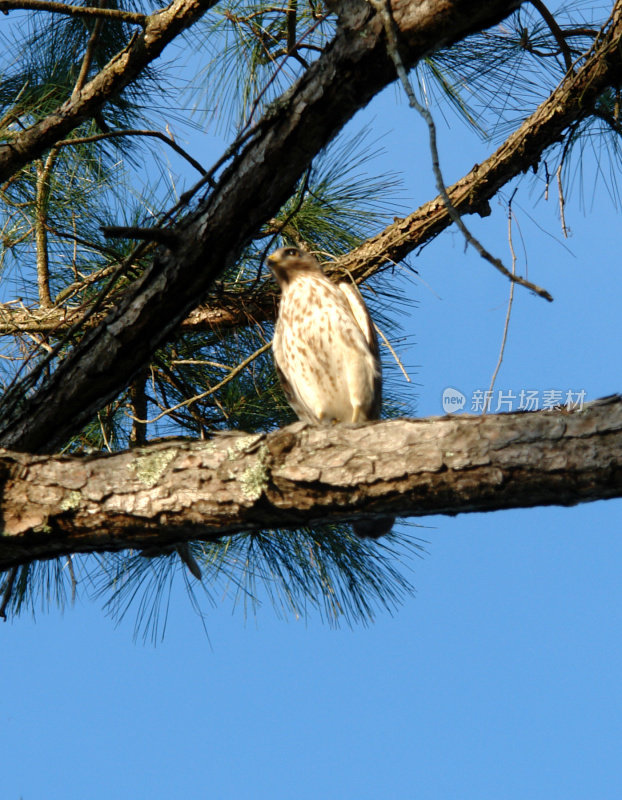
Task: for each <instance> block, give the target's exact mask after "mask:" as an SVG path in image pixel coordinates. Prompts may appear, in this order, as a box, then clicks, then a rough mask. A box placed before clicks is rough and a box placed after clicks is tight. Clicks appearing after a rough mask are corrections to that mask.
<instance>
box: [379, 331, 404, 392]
mask: <svg viewBox="0 0 622 800" xmlns="http://www.w3.org/2000/svg"><path fill="white" fill-rule="evenodd" d="M373 325H374V328H375V329H376V333H377V334H378V336H380V338H381V339H382V341H383V342H384V343H385V345H386V346H387V347H388V348H389V351H390V353H391V355H392V356H393V358H394V359H395V363H396V364H397V366H398V367H399V368H400V369H401V370H402V374H403V376H404V377H405V378H406V380H407V381H408V383H410V382H411V381H410V377H409V375H408V373H407V372H406V370H405V369H404V365H403V364H402V362H401V361H400V359H399V356H398V355H397V353H396V352H395V350H394V349H393V348H392V347H391V343H390V342H389V340H388V339H387V337H386V336H385V335H384V333H383V332H382V331H381V330H380V328H379V327H378V326H377V325H376V323H375V322H374V323H373Z"/></svg>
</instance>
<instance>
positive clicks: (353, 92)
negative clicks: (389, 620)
mask: <svg viewBox="0 0 622 800" xmlns="http://www.w3.org/2000/svg"><path fill="white" fill-rule="evenodd" d="M187 2H190V0H187ZM175 5H176V4H175ZM175 5H174V6H172V7H171V8H174V7H175ZM517 5H518V2H511V3H507V2H501V0H487V1H486V2H481V3H478V4H477V5H475V6H474V4H473V3H472V2H470V1H469V0H434V1H433V2H426V3H419V2H408V3H406V2H396V3H395V6H394V9H393V12H394V16H395V20H396V23H397V25H398V27H399V29H400V32H401V34H402V37H403V42H404V48H403V49H404V53H403V59H404V62H405V63H406V64H412V63H415V62H416V61H417V60H418V59H419V58H421V57H422V56H423V55H425V54H427V53H430V52H431V51H433V50H434V49H436V48H438V47H441V46H445V45H448V44H451V43H452V42H454V41H456V40H457V39H459V38H462V37H464V36H466V35H467V34H468V33H471V32H473V31H475V30H479V29H482V28H483V27H487V26H489V25H491V24H493V23H495V22H496V21H498V20H499V19H501V18H503V17H504V16H506V15H507V14H508V13H509V12H510V11H512V9H513V8H515V7H516V6H517ZM202 10H203V7H201V8H200V9H195V12H194V13H195V15H198V14H199V13H200V12H201V11H202ZM152 19H153V18H150V23H149V24H148V25H147V28H146V30H145V34H144V36H145V37H146V36H147V35H148V32H149V30H150V25H151V20H152ZM162 46H163V45H162ZM160 49H161V48H160ZM130 50H131V48H130ZM143 61H144V59H143ZM141 63H142V62H141ZM109 66H110V65H109ZM123 74H124V75H125V72H124V73H123ZM393 79H394V70H393V65H392V62H391V61H390V59H389V58H388V56H387V53H386V46H385V42H384V35H383V28H382V23H381V22H380V20H378V19H377V18H376V17H375V16H372V17H371V19H369V20H367V21H366V22H365V24H364V25H363V27H361V28H360V29H357V30H352V29H349V28H348V29H341V30H340V31H339V32H338V34H337V36H336V37H335V39H334V40H333V42H332V43H331V44H330V45H329V46H328V47H327V48H326V50H325V51H324V53H323V54H322V56H320V58H319V59H318V60H317V61H316V62H315V63H314V64H313V65H312V66H311V67H310V68H309V69H308V70H307V71H306V73H305V74H304V75H303V76H302V78H301V79H300V80H299V81H298V82H297V83H296V84H295V85H294V86H293V87H292V88H291V89H290V90H289V91H287V92H286V93H285V94H284V95H283V96H282V97H281V98H280V100H279V101H277V103H275V104H274V105H273V106H272V108H271V109H270V110H269V111H268V112H267V114H266V115H265V116H264V118H263V119H262V121H261V122H260V123H259V124H258V126H257V128H256V129H255V131H254V134H253V135H252V136H251V137H250V139H249V140H248V142H247V143H246V145H245V147H244V149H243V150H242V151H241V152H240V153H239V154H238V155H237V156H235V158H234V159H233V161H232V162H231V163H230V165H229V166H228V167H227V168H226V169H225V170H224V172H223V175H222V177H221V179H220V180H219V182H218V184H217V185H216V187H215V188H214V189H213V191H212V192H211V194H209V195H208V197H207V198H206V199H205V200H203V201H202V202H201V203H200V205H199V207H198V209H197V211H196V212H195V213H194V214H192V215H191V216H190V217H189V218H188V219H186V220H185V221H184V222H183V224H180V225H179V226H178V228H177V232H178V233H179V238H180V240H181V241H182V242H183V244H182V246H180V247H179V248H177V249H176V250H175V251H174V252H170V251H168V252H163V253H161V254H160V255H159V256H158V257H156V259H155V261H154V263H153V265H152V266H151V268H149V269H148V270H147V271H146V272H145V274H144V275H143V276H142V277H141V278H140V279H139V280H138V281H136V283H135V284H133V285H132V286H131V287H130V288H129V289H128V292H127V295H126V297H125V299H124V300H123V301H122V302H121V303H120V304H119V307H118V308H117V309H116V310H115V311H114V312H113V313H111V315H110V316H109V317H108V318H107V320H106V321H105V322H104V323H102V325H100V326H99V327H98V328H97V329H96V330H94V331H92V332H91V333H89V334H87V335H86V336H85V337H84V339H83V340H82V341H81V343H80V344H79V345H78V346H77V347H76V349H75V350H74V351H73V353H72V354H71V355H69V356H68V357H67V358H66V359H65V361H64V362H63V363H62V364H61V365H60V367H59V368H58V369H57V370H56V372H55V373H54V374H53V375H52V377H51V378H50V379H49V380H48V381H46V382H45V383H44V385H43V386H42V387H41V389H39V390H38V391H37V393H36V394H35V395H34V396H33V397H32V398H30V399H29V400H28V401H27V402H26V403H24V405H23V413H22V414H20V415H17V414H16V413H15V410H14V409H11V408H8V416H7V417H6V418H5V419H4V420H3V424H2V428H3V433H2V436H1V437H0V441H1V442H2V444H3V445H5V446H7V447H10V448H13V449H20V450H30V451H42V450H47V451H50V450H53V449H54V448H55V447H57V446H58V445H59V444H60V443H61V442H63V441H66V440H67V438H68V437H69V436H70V435H71V434H72V433H73V432H75V431H77V430H79V429H80V428H81V427H82V425H84V424H85V423H86V421H87V420H88V419H90V418H91V417H92V415H93V413H94V412H95V411H96V410H97V409H98V408H101V406H102V405H104V404H105V403H106V402H107V401H108V400H110V399H111V398H112V397H114V396H115V394H117V393H118V392H119V390H120V389H122V388H123V387H124V386H127V384H128V383H129V381H130V380H131V378H132V376H133V375H134V374H135V373H136V371H137V370H138V369H139V368H140V367H141V365H142V364H144V363H146V362H147V360H148V359H149V357H150V355H151V353H152V352H153V351H154V350H155V349H156V348H157V347H158V346H159V345H160V344H161V343H162V342H164V341H165V340H166V338H167V337H168V336H169V335H170V333H171V332H172V331H173V330H174V329H175V328H176V327H177V326H178V325H179V324H180V323H181V322H182V320H183V319H184V318H185V317H186V316H187V315H188V313H189V312H190V310H191V309H192V308H194V307H195V306H196V305H197V303H199V302H201V301H202V300H203V298H204V297H205V295H206V292H207V289H208V287H209V286H210V284H211V283H212V281H213V280H214V278H215V277H217V275H218V274H220V273H221V272H222V271H223V270H225V269H227V268H228V267H230V266H232V265H233V264H234V263H235V261H236V260H237V259H238V258H239V255H240V253H241V252H242V250H243V248H244V247H245V245H246V244H247V243H248V242H249V241H250V239H251V237H252V236H253V234H254V233H255V231H256V230H257V229H258V228H259V226H260V225H261V224H262V223H263V222H264V221H265V220H267V219H270V218H271V217H273V216H274V215H275V214H276V213H277V211H278V209H279V208H280V207H281V206H282V204H283V203H284V202H285V201H286V200H287V198H288V197H289V196H290V195H291V193H292V191H293V189H294V187H295V185H296V182H297V181H298V179H299V178H300V176H301V175H302V173H303V172H304V170H305V169H306V168H307V167H308V165H309V163H310V161H311V160H312V158H313V156H314V155H315V154H316V153H317V152H318V151H319V150H320V149H321V148H322V147H324V146H325V145H326V144H327V142H328V141H329V140H330V139H331V138H332V137H333V136H335V134H336V133H338V131H339V130H340V129H341V128H342V127H343V125H344V124H345V123H346V122H347V121H348V120H349V119H350V118H351V117H352V116H353V114H354V113H355V112H356V111H357V110H358V109H359V108H361V107H363V106H364V105H365V104H366V103H367V102H369V100H370V99H371V98H372V97H373V96H374V95H375V94H376V93H377V92H378V91H379V90H380V89H381V88H383V87H384V86H385V85H386V84H387V83H389V82H390V81H392V80H393ZM96 80H97V78H95V79H94V81H96ZM123 80H124V81H125V77H124V78H123ZM92 83H93V81H92V82H91V84H92ZM91 84H89V86H90V85H91ZM123 85H125V83H124V84H123ZM87 88H88V87H85V91H86V89H87ZM61 135H64V132H63V133H62V134H61ZM51 138H53V137H51ZM56 138H60V136H57V137H56ZM38 146H40V144H38V145H37V147H38ZM1 164H2V158H1V156H0V165H1ZM1 176H2V170H1V169H0V178H1Z"/></svg>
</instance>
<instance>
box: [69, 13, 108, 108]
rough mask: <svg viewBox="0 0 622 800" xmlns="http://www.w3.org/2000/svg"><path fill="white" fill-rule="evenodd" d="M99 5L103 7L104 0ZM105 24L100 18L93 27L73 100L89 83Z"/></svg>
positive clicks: (74, 89)
mask: <svg viewBox="0 0 622 800" xmlns="http://www.w3.org/2000/svg"><path fill="white" fill-rule="evenodd" d="M98 5H99V6H101V5H102V0H99V3H98ZM103 22H104V20H103V19H102V17H98V18H97V19H96V20H95V25H93V30H92V31H91V35H90V36H89V40H88V42H87V43H86V49H85V51H84V57H83V58H82V64H81V66H80V72H79V73H78V77H77V79H76V85H75V86H74V87H73V92H72V98H75V97H76V96H77V95H79V94H80V92H81V91H82V89H83V88H84V85H85V83H86V81H87V78H88V74H89V69H90V68H91V63H92V61H93V53H94V52H95V45H96V43H97V39H98V38H99V32H100V31H101V28H102V25H103Z"/></svg>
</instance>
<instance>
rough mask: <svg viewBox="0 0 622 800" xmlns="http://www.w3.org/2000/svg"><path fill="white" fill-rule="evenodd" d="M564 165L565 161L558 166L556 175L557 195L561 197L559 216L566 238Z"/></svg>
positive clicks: (565, 237)
mask: <svg viewBox="0 0 622 800" xmlns="http://www.w3.org/2000/svg"><path fill="white" fill-rule="evenodd" d="M562 166H563V163H560V165H559V166H558V167H557V171H556V173H555V177H556V178H557V196H558V197H559V218H560V222H561V224H562V233H563V234H564V239H567V238H568V228H567V227H566V213H565V211H564V209H565V205H566V203H565V200H564V187H563V184H562Z"/></svg>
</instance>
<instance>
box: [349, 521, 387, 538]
mask: <svg viewBox="0 0 622 800" xmlns="http://www.w3.org/2000/svg"><path fill="white" fill-rule="evenodd" d="M394 524H395V517H381V518H380V519H359V520H358V521H357V522H353V523H352V530H353V531H354V533H356V535H357V536H360V537H361V538H362V539H379V538H380V537H381V536H386V534H387V533H389V532H390V530H391V528H392V527H393V525H394Z"/></svg>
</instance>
